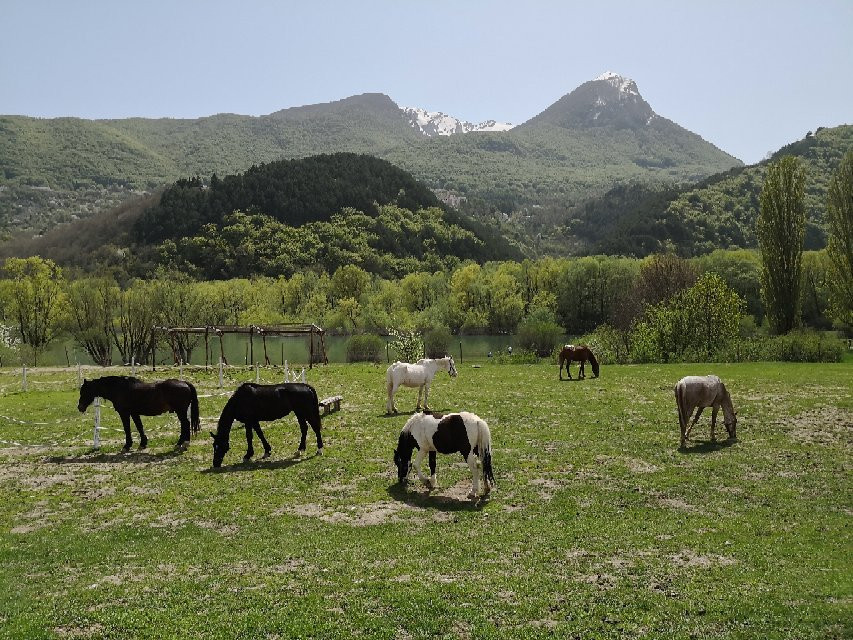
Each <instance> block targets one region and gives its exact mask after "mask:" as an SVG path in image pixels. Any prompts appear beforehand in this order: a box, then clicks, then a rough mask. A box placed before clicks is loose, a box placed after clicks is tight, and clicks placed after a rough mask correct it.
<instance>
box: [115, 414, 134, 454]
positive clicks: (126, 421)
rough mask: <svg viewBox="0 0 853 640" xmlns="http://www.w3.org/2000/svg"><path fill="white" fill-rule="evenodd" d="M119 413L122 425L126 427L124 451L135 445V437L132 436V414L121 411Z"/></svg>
mask: <svg viewBox="0 0 853 640" xmlns="http://www.w3.org/2000/svg"><path fill="white" fill-rule="evenodd" d="M118 415H119V417H120V418H121V426H123V427H124V448H123V449H122V451H130V448H131V447H132V446H133V438H131V437H130V414H129V413H119V414H118Z"/></svg>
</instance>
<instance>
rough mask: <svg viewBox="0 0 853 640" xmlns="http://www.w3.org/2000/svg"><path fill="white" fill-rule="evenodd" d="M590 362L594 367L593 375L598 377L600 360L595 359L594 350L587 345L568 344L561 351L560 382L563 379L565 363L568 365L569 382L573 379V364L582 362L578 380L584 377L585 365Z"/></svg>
mask: <svg viewBox="0 0 853 640" xmlns="http://www.w3.org/2000/svg"><path fill="white" fill-rule="evenodd" d="M587 360H589V363H590V364H591V365H592V375H593V376H594V377H596V378H597V377H598V360H596V359H595V355H593V353H592V350H591V349H590V348H589V347H588V346H586V345H585V344H575V345H572V344H567V345H565V346H564V347H563V348H562V350H561V351H560V380H562V379H563V363H564V362H565V363H566V373H568V374H569V380H571V379H572V372H571V370H570V368H569V367H570V366H571V363H572V362H580V363H581V366H580V370H579V371H578V378H583V377H584V364H585V363H586V361H587Z"/></svg>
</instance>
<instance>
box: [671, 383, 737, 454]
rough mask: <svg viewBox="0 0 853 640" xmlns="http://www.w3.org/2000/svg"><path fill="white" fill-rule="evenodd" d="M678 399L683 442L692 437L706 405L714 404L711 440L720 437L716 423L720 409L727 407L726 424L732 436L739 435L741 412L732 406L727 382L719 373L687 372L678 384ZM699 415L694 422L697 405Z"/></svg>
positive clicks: (676, 390)
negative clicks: (694, 373)
mask: <svg viewBox="0 0 853 640" xmlns="http://www.w3.org/2000/svg"><path fill="white" fill-rule="evenodd" d="M675 402H676V404H677V405H678V424H679V426H680V428H681V446H682V447H684V445H685V443H686V442H687V440H688V439H689V438H690V431H691V430H692V429H693V427H694V426H696V423H697V422H698V421H699V416H701V415H702V409H704V408H705V407H712V408H713V409H712V413H711V441H712V442H714V441H715V440H716V438H715V436H714V427H715V426H716V423H717V411H719V410H720V408H722V409H723V415H724V416H725V421H724V424H725V426H726V431H728V433H729V438H731V439H732V440H734V439H735V437H736V427H737V413H735V410H734V407H732V398H731V396H730V395H729V391H728V389H726V385H724V384H723V381H722V380H720V379H719V378H718V377H717V376H685V377H684V378H682V379H681V380H679V381H678V384H676V385H675ZM697 408H698V410H697V411H696V417H694V418H693V422H692V424H691V423H690V415H691V414H692V413H693V410H694V409H697Z"/></svg>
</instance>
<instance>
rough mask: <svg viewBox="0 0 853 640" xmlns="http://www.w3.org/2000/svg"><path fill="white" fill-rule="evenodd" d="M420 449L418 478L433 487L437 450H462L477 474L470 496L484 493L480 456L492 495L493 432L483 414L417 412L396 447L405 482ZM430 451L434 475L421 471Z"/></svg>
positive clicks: (399, 470)
mask: <svg viewBox="0 0 853 640" xmlns="http://www.w3.org/2000/svg"><path fill="white" fill-rule="evenodd" d="M413 449H417V450H418V454H417V455H416V456H415V464H414V467H415V471H417V473H418V478H420V479H421V482H423V483H424V484H426V485H427V486H428V487H430V488H431V489H435V488H437V487H438V480H437V478H436V475H435V458H436V453H461V454H462V457H463V458H464V459H465V461H466V462H467V463H468V468H469V469H471V475H472V476H473V478H474V481H473V485H474V486H473V487H472V488H471V493H469V494H468V497H469V498H476V497H477V495H478V494H479V493H480V473H479V470H478V469H477V458H479V459H480V462H481V463H482V465H483V485H484V487H483V494H484V495H488V493H489V492H490V491H491V488H492V485H494V484H495V474H494V473H493V472H492V434H491V432H490V431H489V425H487V424H486V421H485V420H483V419H482V418H480V417H479V416H476V415H474V414H473V413H470V412H468V411H461V412H459V413H451V414H448V415H446V416H442V415H441V414H437V413H436V414H430V413H416V414H415V415H413V416H412V417H411V418H409V419H408V420H407V421H406V425H405V426H404V427H403V430H402V431H401V432H400V438H399V440H398V442H397V448H396V449H394V464H395V465H397V478H398V479H399V481H400V482H405V480H406V478H407V477H408V475H409V471H410V470H411V468H412V463H411V460H412V450H413ZM426 454H429V471H430V477H429V478H427V477H426V476H424V475H423V473H421V463H422V462H423V459H424V456H425V455H426Z"/></svg>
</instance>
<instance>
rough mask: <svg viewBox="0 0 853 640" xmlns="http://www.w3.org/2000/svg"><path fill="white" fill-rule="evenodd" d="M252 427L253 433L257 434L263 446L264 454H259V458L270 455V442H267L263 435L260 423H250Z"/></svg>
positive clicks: (262, 458)
mask: <svg viewBox="0 0 853 640" xmlns="http://www.w3.org/2000/svg"><path fill="white" fill-rule="evenodd" d="M252 429H254V431H255V433H257V434H258V437H259V438H260V439H261V444H262V445H263V447H264V455H262V456H261V460H264V459H266V458H269V457H270V452H271V451H272V447H271V446H270V443H269V442H267V439H266V438H265V437H264V432H263V431H262V430H261V423H260V422H255V423H253V424H252Z"/></svg>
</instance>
